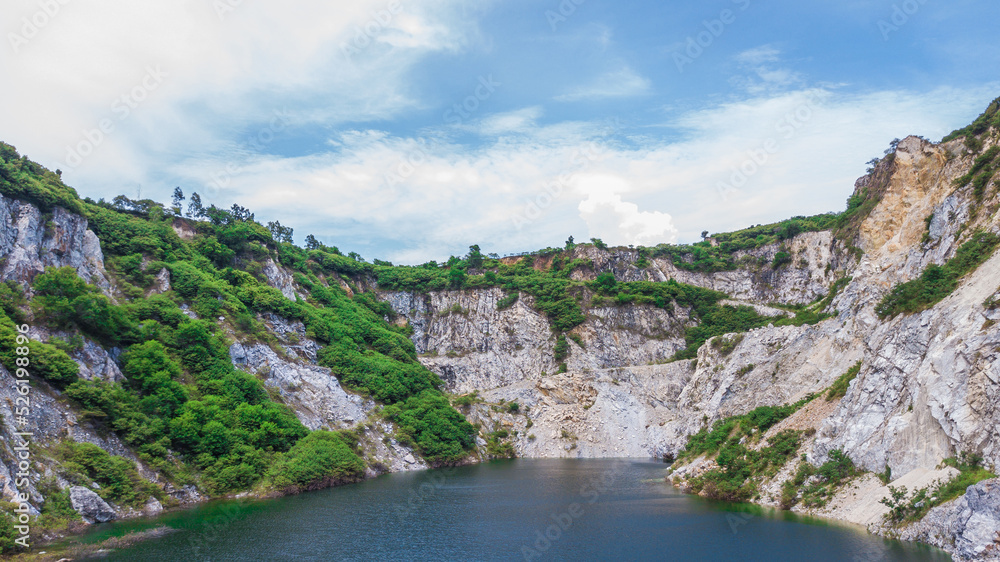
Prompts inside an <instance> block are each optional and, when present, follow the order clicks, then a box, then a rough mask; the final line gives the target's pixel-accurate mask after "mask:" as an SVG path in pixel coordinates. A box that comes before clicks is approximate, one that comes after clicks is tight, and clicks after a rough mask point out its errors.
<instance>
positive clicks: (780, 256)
mask: <svg viewBox="0 0 1000 562" xmlns="http://www.w3.org/2000/svg"><path fill="white" fill-rule="evenodd" d="M790 263H792V255H791V254H789V253H788V252H786V251H784V250H782V251H780V252H778V253H776V254H774V260H773V261H771V269H778V268H780V267H782V266H785V265H788V264H790Z"/></svg>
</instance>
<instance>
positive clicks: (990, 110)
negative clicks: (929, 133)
mask: <svg viewBox="0 0 1000 562" xmlns="http://www.w3.org/2000/svg"><path fill="white" fill-rule="evenodd" d="M990 127H993V128H995V129H1000V98H997V99H995V100H993V101H992V102H991V103H990V105H989V106H987V107H986V111H983V112H982V113H981V114H980V115H979V117H977V118H976V120H975V121H973V122H972V124H970V125H968V126H966V127H963V128H961V129H958V130H955V131H952V132H951V133H950V134H948V135H947V136H945V137H944V138H943V139H941V142H948V141H950V140H954V139H957V138H963V137H965V138H969V137H975V136H978V135H981V134H983V133H985V132H986V131H987V130H989V128H990Z"/></svg>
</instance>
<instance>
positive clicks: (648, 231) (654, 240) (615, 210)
mask: <svg viewBox="0 0 1000 562" xmlns="http://www.w3.org/2000/svg"><path fill="white" fill-rule="evenodd" d="M577 189H578V190H579V191H581V192H583V193H586V194H587V198H586V199H584V200H583V201H581V202H580V205H579V206H578V209H579V210H580V217H581V218H582V219H583V220H584V221H585V222H586V223H587V228H588V231H589V234H590V237H592V238H600V239H602V240H603V241H604V242H605V243H608V244H613V245H629V244H635V245H656V244H660V243H664V242H668V243H669V242H676V241H677V229H676V228H674V222H673V219H672V218H671V217H670V215H668V214H666V213H661V212H659V211H652V212H650V211H640V210H639V206H638V205H636V204H635V203H629V202H627V201H623V200H622V196H621V193H623V192H626V191H628V189H629V186H628V182H626V181H625V180H624V179H622V178H619V177H616V176H610V175H604V174H592V175H587V176H585V177H581V178H580V179H579V180H578V182H577Z"/></svg>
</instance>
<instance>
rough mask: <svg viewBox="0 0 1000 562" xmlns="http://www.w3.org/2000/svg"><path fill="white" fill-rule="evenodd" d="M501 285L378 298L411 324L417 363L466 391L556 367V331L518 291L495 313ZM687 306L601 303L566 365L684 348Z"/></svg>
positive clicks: (654, 357) (640, 359) (599, 364)
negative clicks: (516, 296) (517, 295)
mask: <svg viewBox="0 0 1000 562" xmlns="http://www.w3.org/2000/svg"><path fill="white" fill-rule="evenodd" d="M503 297H504V294H503V291H501V290H500V289H497V288H494V289H488V290H482V291H460V292H438V293H431V294H429V295H419V294H413V293H398V292H397V293H385V294H384V295H383V298H384V299H385V300H386V301H387V302H388V303H389V304H390V305H392V307H393V309H394V310H395V311H396V312H397V313H398V314H400V315H401V316H402V317H404V318H405V319H406V321H407V322H409V325H410V326H411V327H412V328H413V331H414V333H413V337H412V339H413V343H414V345H415V346H416V349H417V353H418V354H420V355H421V359H420V361H421V362H422V363H423V364H424V365H425V366H427V367H428V368H429V369H431V370H432V371H434V372H436V373H437V374H438V375H440V377H441V379H442V380H443V381H444V382H445V385H446V388H447V390H449V391H450V392H456V393H465V392H470V391H472V390H485V389H490V388H497V387H500V386H505V385H509V384H514V383H518V382H521V381H533V380H536V379H537V378H539V377H541V376H543V373H553V372H555V371H556V370H557V369H558V367H559V365H558V363H557V362H556V360H555V357H554V350H555V344H556V336H555V334H553V332H552V329H551V327H550V326H549V322H548V320H547V319H546V318H545V316H544V315H542V314H540V313H539V312H538V311H537V310H535V309H534V308H532V303H533V300H532V297H531V296H530V295H525V294H522V295H521V296H520V298H519V299H518V300H517V302H515V303H514V305H513V306H510V307H509V308H506V309H504V310H497V302H498V301H499V300H500V299H502V298H503ZM687 325H688V315H687V311H685V310H681V309H675V310H673V311H670V312H668V311H665V310H663V309H660V308H656V307H653V306H634V307H606V308H597V309H593V310H591V311H590V317H589V318H588V319H587V321H586V322H584V324H582V325H581V326H578V327H577V328H575V329H574V330H573V331H572V332H571V334H572V335H574V336H577V337H578V338H579V339H580V341H581V342H582V343H583V345H582V346H581V345H580V344H579V343H577V341H575V340H574V339H572V338H571V339H569V340H568V344H569V346H570V353H569V357H568V358H567V359H566V363H567V367H568V368H569V369H571V370H574V371H576V370H583V369H604V368H611V367H617V366H622V365H645V364H649V363H655V362H661V361H665V360H666V359H667V358H669V357H670V356H672V355H673V354H674V353H675V352H676V351H677V350H679V349H682V348H683V347H684V336H683V333H684V328H685V327H686V326H687Z"/></svg>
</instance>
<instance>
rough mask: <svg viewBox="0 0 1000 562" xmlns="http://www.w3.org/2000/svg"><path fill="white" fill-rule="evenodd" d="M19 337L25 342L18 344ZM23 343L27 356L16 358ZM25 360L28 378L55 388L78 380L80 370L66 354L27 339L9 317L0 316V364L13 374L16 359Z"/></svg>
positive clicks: (63, 386)
mask: <svg viewBox="0 0 1000 562" xmlns="http://www.w3.org/2000/svg"><path fill="white" fill-rule="evenodd" d="M18 338H21V339H20V341H21V342H24V343H22V344H20V345H19V339H18ZM25 340H27V341H25ZM24 344H26V347H27V348H28V354H27V355H26V356H24V355H23V354H22V355H18V353H17V349H18V348H19V347H22V348H23V347H25V345H24ZM24 357H27V359H28V361H29V364H28V365H27V366H26V367H24V368H25V369H27V371H28V373H29V375H31V376H37V377H40V378H42V379H44V380H46V381H48V382H49V383H51V384H52V385H53V386H55V387H57V388H65V387H66V386H67V385H69V384H72V383H73V382H74V381H76V380H77V378H79V373H80V367H79V366H78V365H77V364H76V362H75V361H73V360H72V359H70V357H69V355H66V352H64V351H62V350H61V349H59V348H57V347H55V346H53V345H49V344H44V343H41V342H37V341H35V340H28V339H27V337H26V336H24V335H22V334H19V333H18V331H17V329H16V328H15V326H14V323H13V322H12V321H11V320H10V319H9V318H7V317H2V316H0V363H3V366H4V367H6V368H7V370H8V371H10V372H11V374H14V373H15V372H16V370H17V369H18V367H19V365H18V364H17V362H18V358H22V359H23V358H24ZM22 362H23V361H22Z"/></svg>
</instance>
